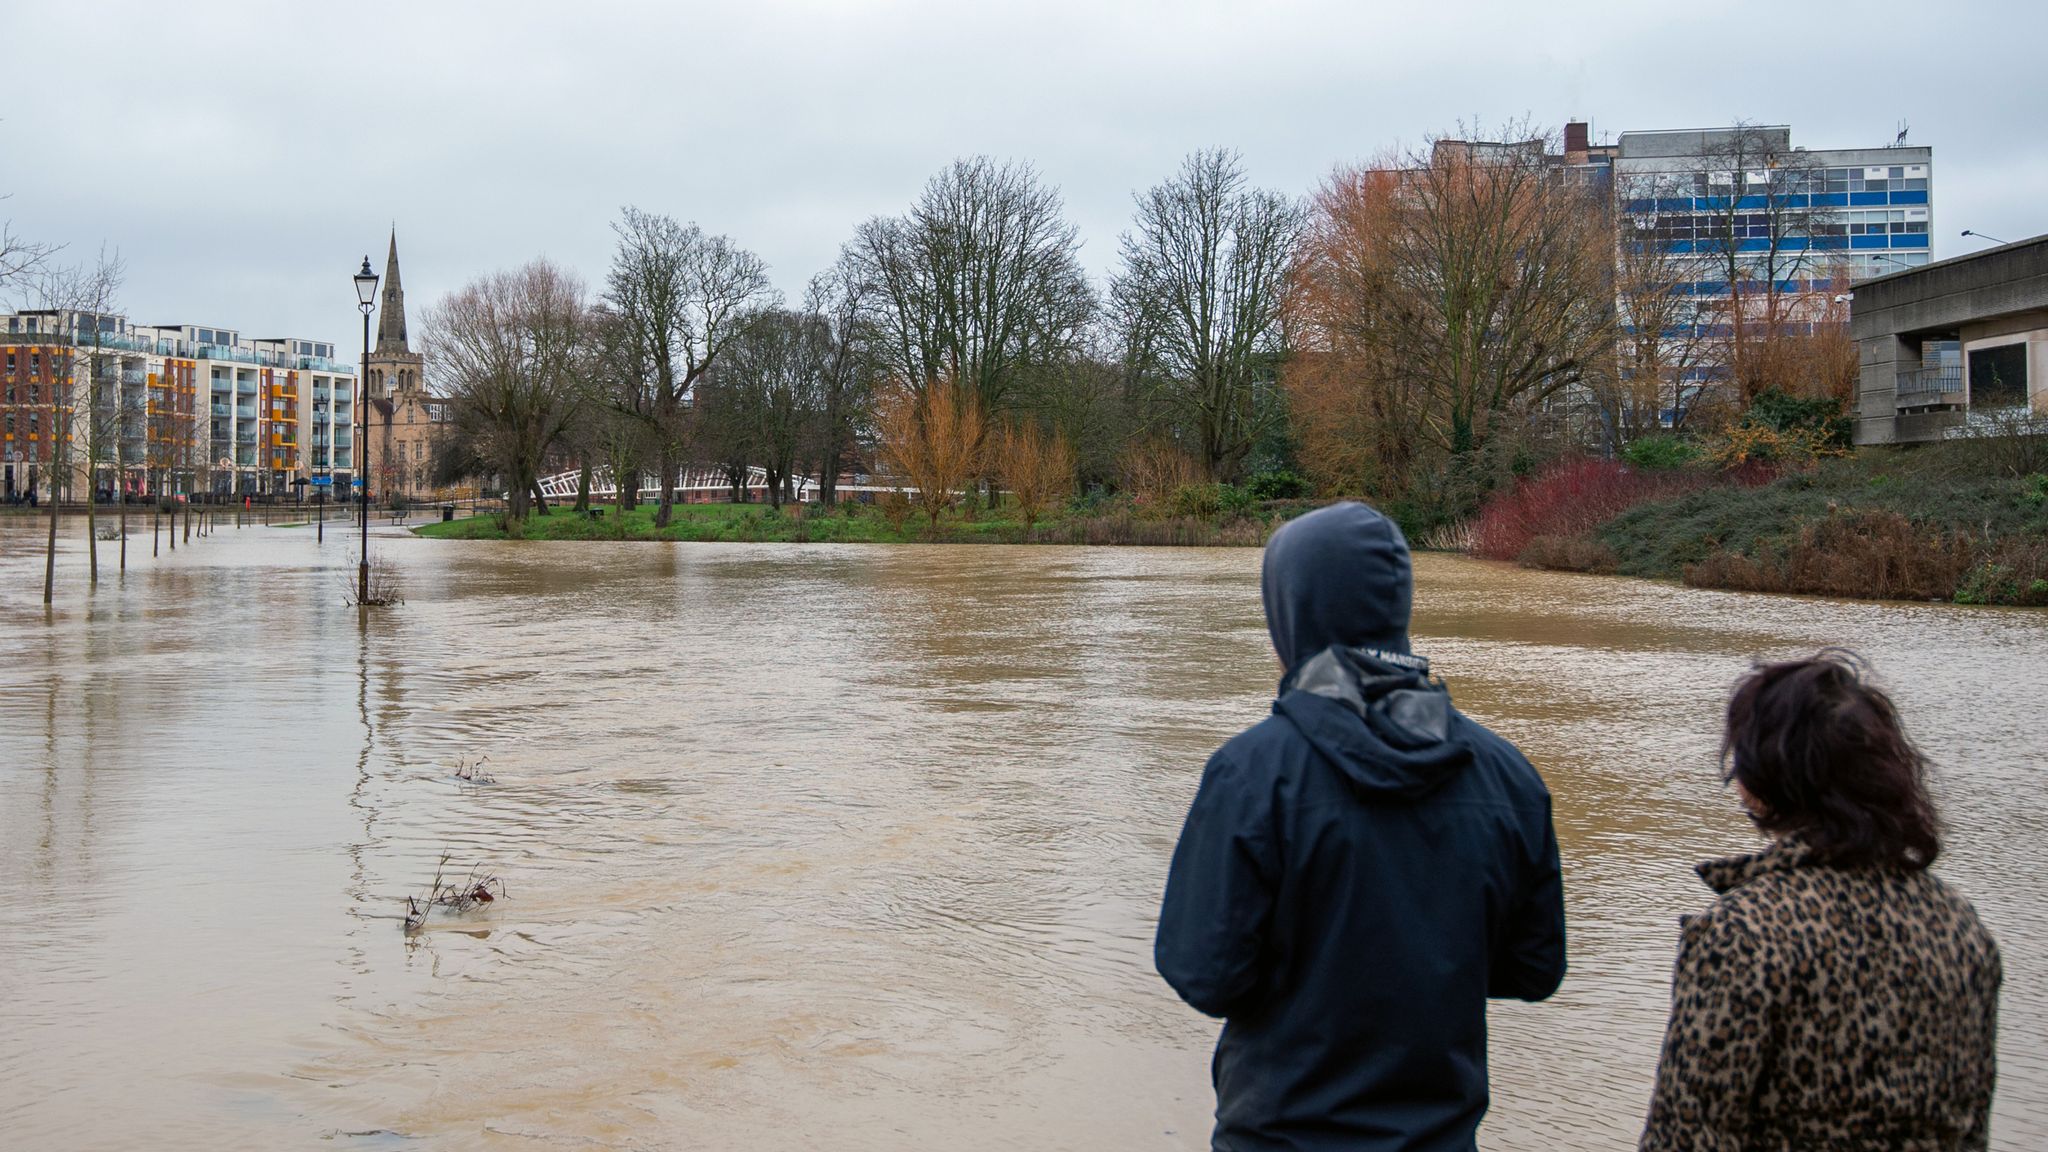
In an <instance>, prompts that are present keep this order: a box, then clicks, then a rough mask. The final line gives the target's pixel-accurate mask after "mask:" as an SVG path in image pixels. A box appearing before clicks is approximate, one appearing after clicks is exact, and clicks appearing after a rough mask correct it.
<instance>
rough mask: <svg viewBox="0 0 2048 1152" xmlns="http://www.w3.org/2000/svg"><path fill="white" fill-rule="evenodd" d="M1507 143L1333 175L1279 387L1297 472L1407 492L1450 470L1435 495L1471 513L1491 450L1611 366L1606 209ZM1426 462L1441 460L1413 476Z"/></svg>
mask: <svg viewBox="0 0 2048 1152" xmlns="http://www.w3.org/2000/svg"><path fill="white" fill-rule="evenodd" d="M1509 139H1511V140H1518V141H1521V142H1519V143H1512V144H1505V145H1484V146H1474V145H1468V144H1464V143H1462V142H1455V141H1439V142H1436V143H1435V144H1433V145H1432V146H1431V147H1429V148H1428V149H1427V150H1425V151H1420V152H1412V153H1407V154H1402V155H1391V156H1388V157H1386V158H1385V159H1383V160H1382V161H1381V162H1379V163H1377V164H1374V165H1370V166H1367V167H1365V168H1354V169H1340V170H1339V171H1338V172H1337V173H1336V174H1335V175H1334V176H1333V177H1332V179H1331V180H1330V181H1329V183H1327V184H1326V185H1325V186H1324V187H1323V189H1322V190H1321V191H1320V192H1319V193H1318V194H1317V197H1316V200H1315V207H1314V219H1313V221H1312V228H1311V236H1310V239H1309V241H1308V242H1307V244H1306V246H1305V250H1304V252H1305V258H1304V260H1303V261H1302V265H1301V276H1302V283H1301V284H1300V286H1299V293H1298V300H1299V303H1298V307H1299V309H1300V321H1301V323H1302V324H1303V326H1304V331H1303V338H1304V355H1303V357H1302V362H1301V364H1300V365H1299V368H1298V370H1295V371H1291V372H1290V373H1289V393H1290V400H1291V402H1292V403H1293V405H1294V409H1295V414H1296V416H1297V417H1298V423H1297V425H1296V429H1297V431H1298V432H1299V433H1300V435H1301V437H1302V444H1303V453H1304V462H1305V463H1307V464H1308V465H1309V466H1310V468H1311V469H1312V470H1314V471H1316V472H1317V473H1318V474H1319V475H1322V476H1323V477H1324V478H1325V479H1326V481H1328V482H1330V483H1331V484H1333V485H1335V486H1340V487H1341V486H1345V485H1348V484H1358V485H1362V486H1364V487H1365V488H1366V489H1367V490H1368V491H1370V492H1373V493H1375V494H1378V495H1382V496H1406V495H1409V494H1411V492H1412V490H1413V487H1414V485H1416V484H1417V483H1418V482H1420V481H1422V480H1426V479H1428V478H1430V477H1433V476H1434V477H1442V478H1444V484H1445V485H1446V488H1445V489H1443V490H1442V491H1440V492H1438V493H1435V494H1425V495H1427V496H1428V498H1429V499H1431V500H1435V501H1440V502H1441V501H1444V500H1450V501H1452V502H1469V499H1470V497H1471V496H1472V495H1474V493H1473V492H1471V491H1469V489H1470V488H1471V487H1472V486H1474V485H1478V486H1480V487H1483V486H1484V485H1485V484H1486V483H1488V482H1489V481H1488V480H1487V479H1486V477H1487V475H1488V474H1487V473H1474V471H1473V469H1474V468H1476V467H1477V466H1478V465H1479V464H1481V463H1483V462H1484V461H1485V460H1486V459H1488V453H1489V450H1490V449H1491V448H1492V447H1493V445H1494V442H1495V441H1496V439H1498V438H1502V437H1503V436H1506V437H1508V438H1512V437H1513V436H1516V435H1519V434H1521V431H1522V430H1523V429H1525V428H1527V426H1528V417H1529V415H1530V413H1531V412H1532V410H1534V409H1535V408H1536V407H1537V406H1539V405H1540V404H1541V403H1542V402H1543V401H1544V400H1545V399H1547V398H1548V397H1550V396H1553V395H1555V394H1557V393H1558V392H1560V391H1562V390H1563V389H1566V388H1569V387H1573V386H1576V385H1580V384H1582V383H1584V382H1585V381H1586V380H1587V378H1588V377H1589V376H1591V375H1593V374H1595V373H1598V372H1601V371H1604V370H1605V369H1606V368H1607V366H1608V365H1610V364H1611V362H1612V361H1611V357H1612V353H1613V333H1614V307H1613V292H1612V277H1613V267H1612V265H1613V252H1612V248H1611V245H1610V243H1609V242H1608V233H1607V230H1606V226H1605V223H1604V218H1603V214H1602V212H1601V211H1599V209H1598V206H1597V205H1596V204H1594V203H1592V199H1593V193H1591V192H1590V191H1589V190H1587V189H1586V188H1585V187H1583V186H1581V185H1579V184H1576V183H1573V182H1570V181H1560V180H1557V179H1555V178H1554V174H1553V173H1552V172H1550V171H1549V170H1548V168H1547V166H1546V164H1545V161H1544V154H1545V149H1544V146H1543V142H1542V141H1541V140H1531V139H1528V134H1527V133H1515V132H1511V133H1510V134H1509ZM1425 453H1427V454H1428V456H1430V457H1433V458H1434V459H1435V460H1437V461H1441V462H1443V463H1444V464H1446V465H1448V467H1447V468H1445V469H1437V468H1434V467H1430V468H1417V467H1416V466H1415V465H1416V464H1417V463H1418V462H1419V461H1422V460H1423V456H1424V454H1425ZM1496 455H1497V454H1496ZM1456 486H1462V487H1456ZM1454 487H1455V491H1454V490H1453V489H1454ZM1460 493H1462V494H1461V495H1460ZM1440 506H1442V505H1441V504H1440Z"/></svg>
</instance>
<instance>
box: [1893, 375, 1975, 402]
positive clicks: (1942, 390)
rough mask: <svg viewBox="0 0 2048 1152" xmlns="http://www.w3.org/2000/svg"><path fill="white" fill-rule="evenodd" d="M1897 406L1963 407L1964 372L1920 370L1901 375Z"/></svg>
mask: <svg viewBox="0 0 2048 1152" xmlns="http://www.w3.org/2000/svg"><path fill="white" fill-rule="evenodd" d="M1895 403H1896V406H1897V407H1899V408H1936V407H1944V406H1945V407H1951V408H1960V407H1962V406H1963V370H1962V368H1961V367H1960V366H1956V367H1951V368H1917V369H1914V370H1912V371H1908V372H1901V373H1899V379H1898V393H1897V399H1896V401H1895Z"/></svg>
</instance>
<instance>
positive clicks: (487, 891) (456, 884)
mask: <svg viewBox="0 0 2048 1152" xmlns="http://www.w3.org/2000/svg"><path fill="white" fill-rule="evenodd" d="M452 858H453V857H452V855H451V854H450V853H447V852H443V853H441V859H440V861H439V862H438V863H436V864H435V865H434V879H433V882H432V883H431V884H429V885H428V886H427V895H426V898H425V899H424V900H422V899H420V898H419V897H416V896H407V897H406V898H405V934H406V935H408V936H410V935H413V934H414V933H416V932H418V931H420V930H421V929H422V928H425V927H426V926H427V912H428V911H429V910H430V909H432V908H435V907H441V908H446V909H448V910H450V911H452V912H467V911H469V910H470V909H472V908H475V907H478V906H479V905H483V904H491V903H495V902H496V901H499V900H503V899H505V898H506V892H505V881H503V880H502V879H500V878H498V877H497V876H495V875H493V874H491V873H488V872H485V871H484V870H483V869H484V866H483V865H482V864H473V865H471V866H470V869H469V871H468V872H467V873H466V874H465V875H463V876H462V877H461V878H460V879H456V880H449V879H447V875H448V861H449V860H450V859H452Z"/></svg>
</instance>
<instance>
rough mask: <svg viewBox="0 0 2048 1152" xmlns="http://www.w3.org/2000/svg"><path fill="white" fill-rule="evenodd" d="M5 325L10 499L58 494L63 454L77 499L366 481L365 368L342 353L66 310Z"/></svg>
mask: <svg viewBox="0 0 2048 1152" xmlns="http://www.w3.org/2000/svg"><path fill="white" fill-rule="evenodd" d="M0 329H4V330H0V437H4V439H0V493H4V494H5V495H6V496H8V497H9V498H13V497H15V496H17V495H22V494H25V493H26V492H28V491H29V490H31V489H36V490H40V491H41V492H42V493H43V494H44V495H47V494H48V491H49V487H50V473H51V469H52V465H53V462H54V460H55V459H56V458H57V456H58V455H59V454H60V453H61V455H62V456H63V457H64V458H65V462H66V465H67V469H68V471H69V473H70V475H69V476H68V477H67V478H66V480H65V484H66V485H67V486H68V487H69V489H70V490H71V491H73V492H81V493H82V492H83V491H84V490H86V489H88V488H89V489H90V490H93V491H97V492H100V493H103V494H105V495H107V496H109V497H111V495H112V494H113V493H114V492H115V491H116V490H122V491H126V492H128V493H129V494H130V495H131V496H135V497H142V496H151V495H157V494H163V493H169V494H189V493H198V492H204V493H210V494H215V495H223V496H225V495H242V494H249V495H259V494H261V495H274V496H292V495H297V494H299V492H300V491H301V490H302V489H303V487H304V486H306V485H308V484H312V483H314V482H315V479H316V476H317V477H325V476H328V475H330V474H332V473H334V472H335V471H336V470H339V471H340V472H341V473H342V476H341V479H340V482H341V483H342V484H343V485H344V488H345V487H346V484H347V477H348V476H349V475H352V474H353V470H354V454H353V453H354V448H353V435H352V433H351V432H350V431H349V422H350V421H351V420H352V419H353V416H354V407H353V399H352V398H353V396H354V391H355V370H354V368H353V367H352V366H350V365H347V364H340V363H336V362H335V360H334V346H333V345H332V344H327V343H323V342H320V341H313V340H300V339H294V338H289V337H277V338H268V339H253V340H251V339H244V338H242V337H241V336H240V335H239V334H238V333H236V332H235V331H233V330H231V329H224V328H217V327H211V326H205V325H196V324H151V325H138V324H132V323H130V322H129V320H128V319H127V318H126V317H124V316H118V315H97V314H92V313H86V312H79V311H74V310H53V309H45V310H27V311H22V312H14V313H9V314H5V315H4V316H0ZM117 437H118V446H117ZM60 438H61V439H62V444H61V446H60V443H59V440H60ZM309 444H310V446H311V448H312V451H311V452H308V450H307V448H308V445H309Z"/></svg>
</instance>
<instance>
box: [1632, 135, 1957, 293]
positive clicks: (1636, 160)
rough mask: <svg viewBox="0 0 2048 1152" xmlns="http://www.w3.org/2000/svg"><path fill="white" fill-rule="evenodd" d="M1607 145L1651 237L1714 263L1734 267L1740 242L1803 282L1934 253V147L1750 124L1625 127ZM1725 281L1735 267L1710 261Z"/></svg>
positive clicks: (1855, 276)
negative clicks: (1800, 143)
mask: <svg viewBox="0 0 2048 1152" xmlns="http://www.w3.org/2000/svg"><path fill="white" fill-rule="evenodd" d="M1599 152H1603V153H1606V155H1605V156H1604V157H1602V158H1603V159H1606V160H1607V161H1608V163H1610V164H1611V165H1612V170H1613V177H1612V178H1613V181H1614V189H1615V199H1616V202H1617V204H1618V206H1619V207H1620V208H1621V210H1622V212H1623V213H1624V214H1625V215H1626V216H1628V217H1629V218H1630V219H1631V220H1632V222H1634V223H1635V224H1636V225H1637V227H1638V230H1639V234H1643V235H1646V236H1654V237H1655V238H1656V240H1657V241H1658V242H1659V243H1661V244H1662V245H1663V246H1664V247H1666V248H1667V249H1668V250H1670V251H1671V252H1673V253H1675V254H1687V253H1696V254H1698V255H1699V256H1700V257H1701V258H1702V264H1703V266H1704V265H1710V264H1725V255H1726V251H1727V248H1728V246H1729V245H1730V243H1731V241H1732V242H1733V243H1734V244H1736V245H1738V246H1739V251H1741V252H1742V253H1743V254H1744V256H1745V257H1746V258H1748V259H1749V260H1750V261H1751V262H1752V267H1753V268H1755V269H1756V270H1757V271H1759V272H1761V271H1763V270H1764V269H1765V267H1766V266H1768V267H1769V268H1770V269H1771V271H1773V272H1775V273H1777V274H1779V275H1780V276H1781V277H1783V278H1786V279H1794V280H1810V279H1820V278H1822V277H1823V276H1829V277H1833V276H1839V275H1840V274H1842V273H1844V272H1846V274H1847V275H1848V277H1849V279H1850V280H1852V281H1854V280H1863V279H1868V278H1869V277H1872V276H1883V275H1888V274H1890V273H1893V272H1898V271H1901V270H1903V269H1907V268H1917V267H1919V266H1921V265H1923V264H1926V263H1927V262H1928V259H1929V242H1928V237H1929V234H1930V232H1931V230H1932V226H1933V219H1934V150H1933V149H1932V148H1923V147H1906V146H1904V145H1903V143H1899V144H1894V145H1891V146H1887V147H1879V148H1831V149H1806V148H1796V147H1794V146H1793V144H1792V130H1791V129H1790V128H1787V127H1785V126H1783V125H1772V126H1750V125H1743V126H1736V127H1729V128H1704V129H1699V128H1693V129H1678V130H1666V131H1656V132H1624V133H1622V134H1621V137H1620V139H1619V140H1618V141H1617V142H1616V143H1614V144H1612V145H1607V146H1604V147H1602V148H1600V149H1599ZM1731 206H1732V207H1733V208H1734V209H1735V211H1736V213H1737V216H1736V218H1735V221H1734V230H1733V231H1734V234H1733V236H1732V237H1731V236H1730V235H1729V231H1730V229H1729V219H1728V216H1729V209H1730V208H1731ZM1716 279H1720V280H1725V279H1726V277H1725V273H1724V274H1721V275H1720V276H1718V277H1716V276H1715V275H1714V274H1712V273H1711V272H1709V271H1708V270H1707V269H1706V268H1705V267H1703V268H1702V281H1703V283H1702V284H1701V287H1702V288H1703V289H1707V290H1709V291H1711V290H1712V288H1713V287H1721V288H1723V289H1724V290H1725V285H1716V284H1714V281H1715V280H1716ZM1803 286H1804V285H1801V287H1803Z"/></svg>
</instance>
